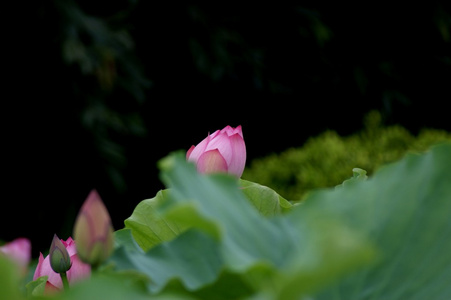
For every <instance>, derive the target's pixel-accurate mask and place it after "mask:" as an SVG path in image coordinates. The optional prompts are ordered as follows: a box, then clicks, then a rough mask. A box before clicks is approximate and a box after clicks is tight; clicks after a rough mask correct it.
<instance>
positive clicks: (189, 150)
mask: <svg viewBox="0 0 451 300" xmlns="http://www.w3.org/2000/svg"><path fill="white" fill-rule="evenodd" d="M194 148H196V147H195V146H194V145H192V146H191V148H189V149H188V151H186V160H189V157H190V155H191V152H193V150H194Z"/></svg>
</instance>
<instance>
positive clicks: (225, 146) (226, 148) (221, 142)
mask: <svg viewBox="0 0 451 300" xmlns="http://www.w3.org/2000/svg"><path fill="white" fill-rule="evenodd" d="M214 149H218V150H219V152H220V153H221V155H222V157H223V158H224V159H225V160H226V162H227V165H229V164H230V162H231V161H232V156H233V153H232V145H231V144H230V138H229V136H228V135H227V133H225V132H221V133H219V134H218V135H217V136H216V137H215V138H214V139H212V140H211V141H210V142H209V143H208V145H207V148H205V151H209V150H214Z"/></svg>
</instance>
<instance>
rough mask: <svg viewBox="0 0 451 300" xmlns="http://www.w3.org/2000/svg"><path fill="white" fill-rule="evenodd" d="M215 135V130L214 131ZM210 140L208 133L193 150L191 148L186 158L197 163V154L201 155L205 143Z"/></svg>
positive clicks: (205, 146) (205, 145)
mask: <svg viewBox="0 0 451 300" xmlns="http://www.w3.org/2000/svg"><path fill="white" fill-rule="evenodd" d="M215 135H216V132H215ZM210 140H211V136H210V135H208V136H207V137H206V138H204V139H203V140H202V141H201V142H200V143H199V144H197V146H196V147H194V149H193V150H191V152H190V155H189V159H188V160H189V161H193V162H195V163H197V160H198V159H199V156H201V155H202V153H204V151H205V148H207V145H208V143H209V142H210ZM191 148H192V147H191Z"/></svg>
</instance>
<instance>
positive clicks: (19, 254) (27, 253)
mask: <svg viewBox="0 0 451 300" xmlns="http://www.w3.org/2000/svg"><path fill="white" fill-rule="evenodd" d="M0 253H4V254H6V256H8V257H10V258H11V259H12V260H13V261H14V262H15V263H16V264H17V265H18V266H19V268H20V269H21V272H22V273H23V274H25V273H26V271H27V268H28V264H29V263H30V259H31V242H30V240H29V239H26V238H17V239H15V240H13V241H11V242H9V243H7V244H5V245H3V246H1V247H0Z"/></svg>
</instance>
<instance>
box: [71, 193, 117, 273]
mask: <svg viewBox="0 0 451 300" xmlns="http://www.w3.org/2000/svg"><path fill="white" fill-rule="evenodd" d="M113 233H114V232H113V226H112V224H111V218H110V215H109V214H108V211H107V209H106V207H105V205H104V204H103V201H102V199H101V198H100V196H99V194H98V193H97V191H96V190H92V191H91V192H90V193H89V195H88V197H87V198H86V200H85V202H84V203H83V205H82V207H81V209H80V212H79V213H78V216H77V219H76V220H75V225H74V238H75V240H76V241H77V251H78V256H79V257H80V259H81V260H82V261H84V262H86V263H88V264H90V265H92V266H98V265H100V264H101V263H102V262H104V261H105V260H106V259H107V258H108V257H109V256H110V255H111V252H112V251H113V246H114V236H113Z"/></svg>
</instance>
